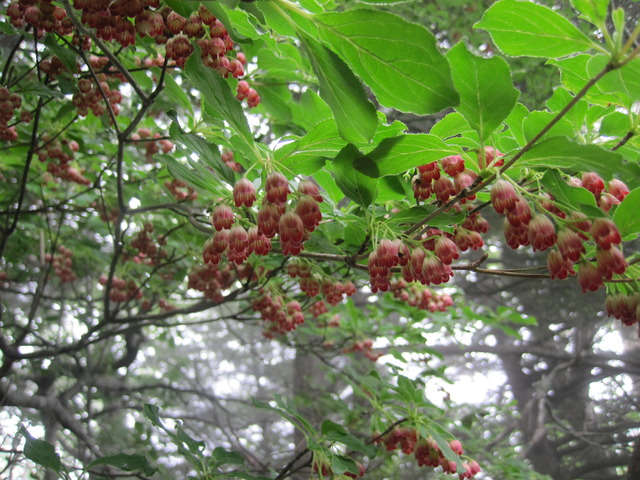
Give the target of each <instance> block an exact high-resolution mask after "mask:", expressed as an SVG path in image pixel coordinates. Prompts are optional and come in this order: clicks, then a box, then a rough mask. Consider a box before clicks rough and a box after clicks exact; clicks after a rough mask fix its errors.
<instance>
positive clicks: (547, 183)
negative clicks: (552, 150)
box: [542, 169, 596, 213]
mask: <svg viewBox="0 0 640 480" xmlns="http://www.w3.org/2000/svg"><path fill="white" fill-rule="evenodd" d="M542 185H543V186H544V187H545V188H546V189H547V190H548V191H549V192H550V193H552V194H553V197H554V198H555V199H556V201H558V202H560V203H561V204H563V205H566V206H568V207H571V208H573V209H574V210H578V211H580V210H582V207H583V206H584V205H589V206H592V207H596V199H595V197H594V196H593V194H592V193H591V192H589V191H588V190H587V189H586V188H581V187H571V186H569V185H568V184H567V182H566V181H565V180H564V179H563V178H562V176H561V175H560V172H558V171H557V170H552V169H550V170H547V172H546V173H545V174H544V177H542ZM583 213H586V212H583Z"/></svg>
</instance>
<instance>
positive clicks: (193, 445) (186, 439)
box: [176, 425, 205, 455]
mask: <svg viewBox="0 0 640 480" xmlns="http://www.w3.org/2000/svg"><path fill="white" fill-rule="evenodd" d="M176 438H177V439H178V440H180V441H181V442H182V443H184V444H185V445H186V446H187V448H188V449H189V451H190V452H191V453H194V454H197V455H201V454H202V451H203V450H204V447H205V443H204V441H202V440H196V439H195V438H193V437H192V436H191V435H189V434H188V433H187V432H185V431H184V429H183V428H182V425H178V426H177V427H176Z"/></svg>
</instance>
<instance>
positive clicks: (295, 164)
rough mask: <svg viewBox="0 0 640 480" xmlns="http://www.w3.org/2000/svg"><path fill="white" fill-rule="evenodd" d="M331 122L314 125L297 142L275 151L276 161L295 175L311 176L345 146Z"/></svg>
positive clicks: (333, 123) (334, 124)
mask: <svg viewBox="0 0 640 480" xmlns="http://www.w3.org/2000/svg"><path fill="white" fill-rule="evenodd" d="M346 143H347V142H346V141H345V140H344V139H343V138H342V137H341V136H340V134H339V133H338V129H337V127H336V123H335V122H334V121H333V120H324V121H322V122H320V123H318V124H317V125H315V126H314V127H313V128H312V129H311V130H309V132H308V133H307V134H306V135H305V136H304V137H302V138H301V139H299V140H296V141H294V142H291V143H289V144H287V145H284V146H283V147H281V148H279V149H278V150H276V152H275V155H276V160H277V161H278V162H279V163H280V164H281V165H282V166H283V167H284V168H285V169H287V170H290V171H291V172H295V174H303V175H312V174H313V173H315V172H317V171H318V170H320V169H321V168H322V166H323V165H324V163H325V161H326V159H328V158H334V157H335V156H336V155H337V154H338V153H339V152H340V150H342V149H343V148H344V146H345V145H346Z"/></svg>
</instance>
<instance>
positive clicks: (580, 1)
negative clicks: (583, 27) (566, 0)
mask: <svg viewBox="0 0 640 480" xmlns="http://www.w3.org/2000/svg"><path fill="white" fill-rule="evenodd" d="M571 5H573V8H575V9H576V10H577V11H578V12H580V13H581V15H580V16H581V17H582V18H584V19H585V20H587V21H589V22H591V23H593V24H594V25H596V26H598V27H599V26H601V25H602V22H603V21H604V20H605V19H606V18H607V8H608V6H609V0H571Z"/></svg>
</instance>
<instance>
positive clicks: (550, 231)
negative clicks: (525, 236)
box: [528, 215, 557, 251]
mask: <svg viewBox="0 0 640 480" xmlns="http://www.w3.org/2000/svg"><path fill="white" fill-rule="evenodd" d="M528 232H529V243H531V246H532V247H533V249H534V250H540V251H543V250H546V249H547V248H549V247H552V246H553V245H554V244H555V243H556V239H557V237H556V229H555V227H554V226H553V222H552V221H551V220H549V218H548V217H546V216H544V215H537V216H535V217H533V218H532V219H531V221H530V222H529V227H528Z"/></svg>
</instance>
